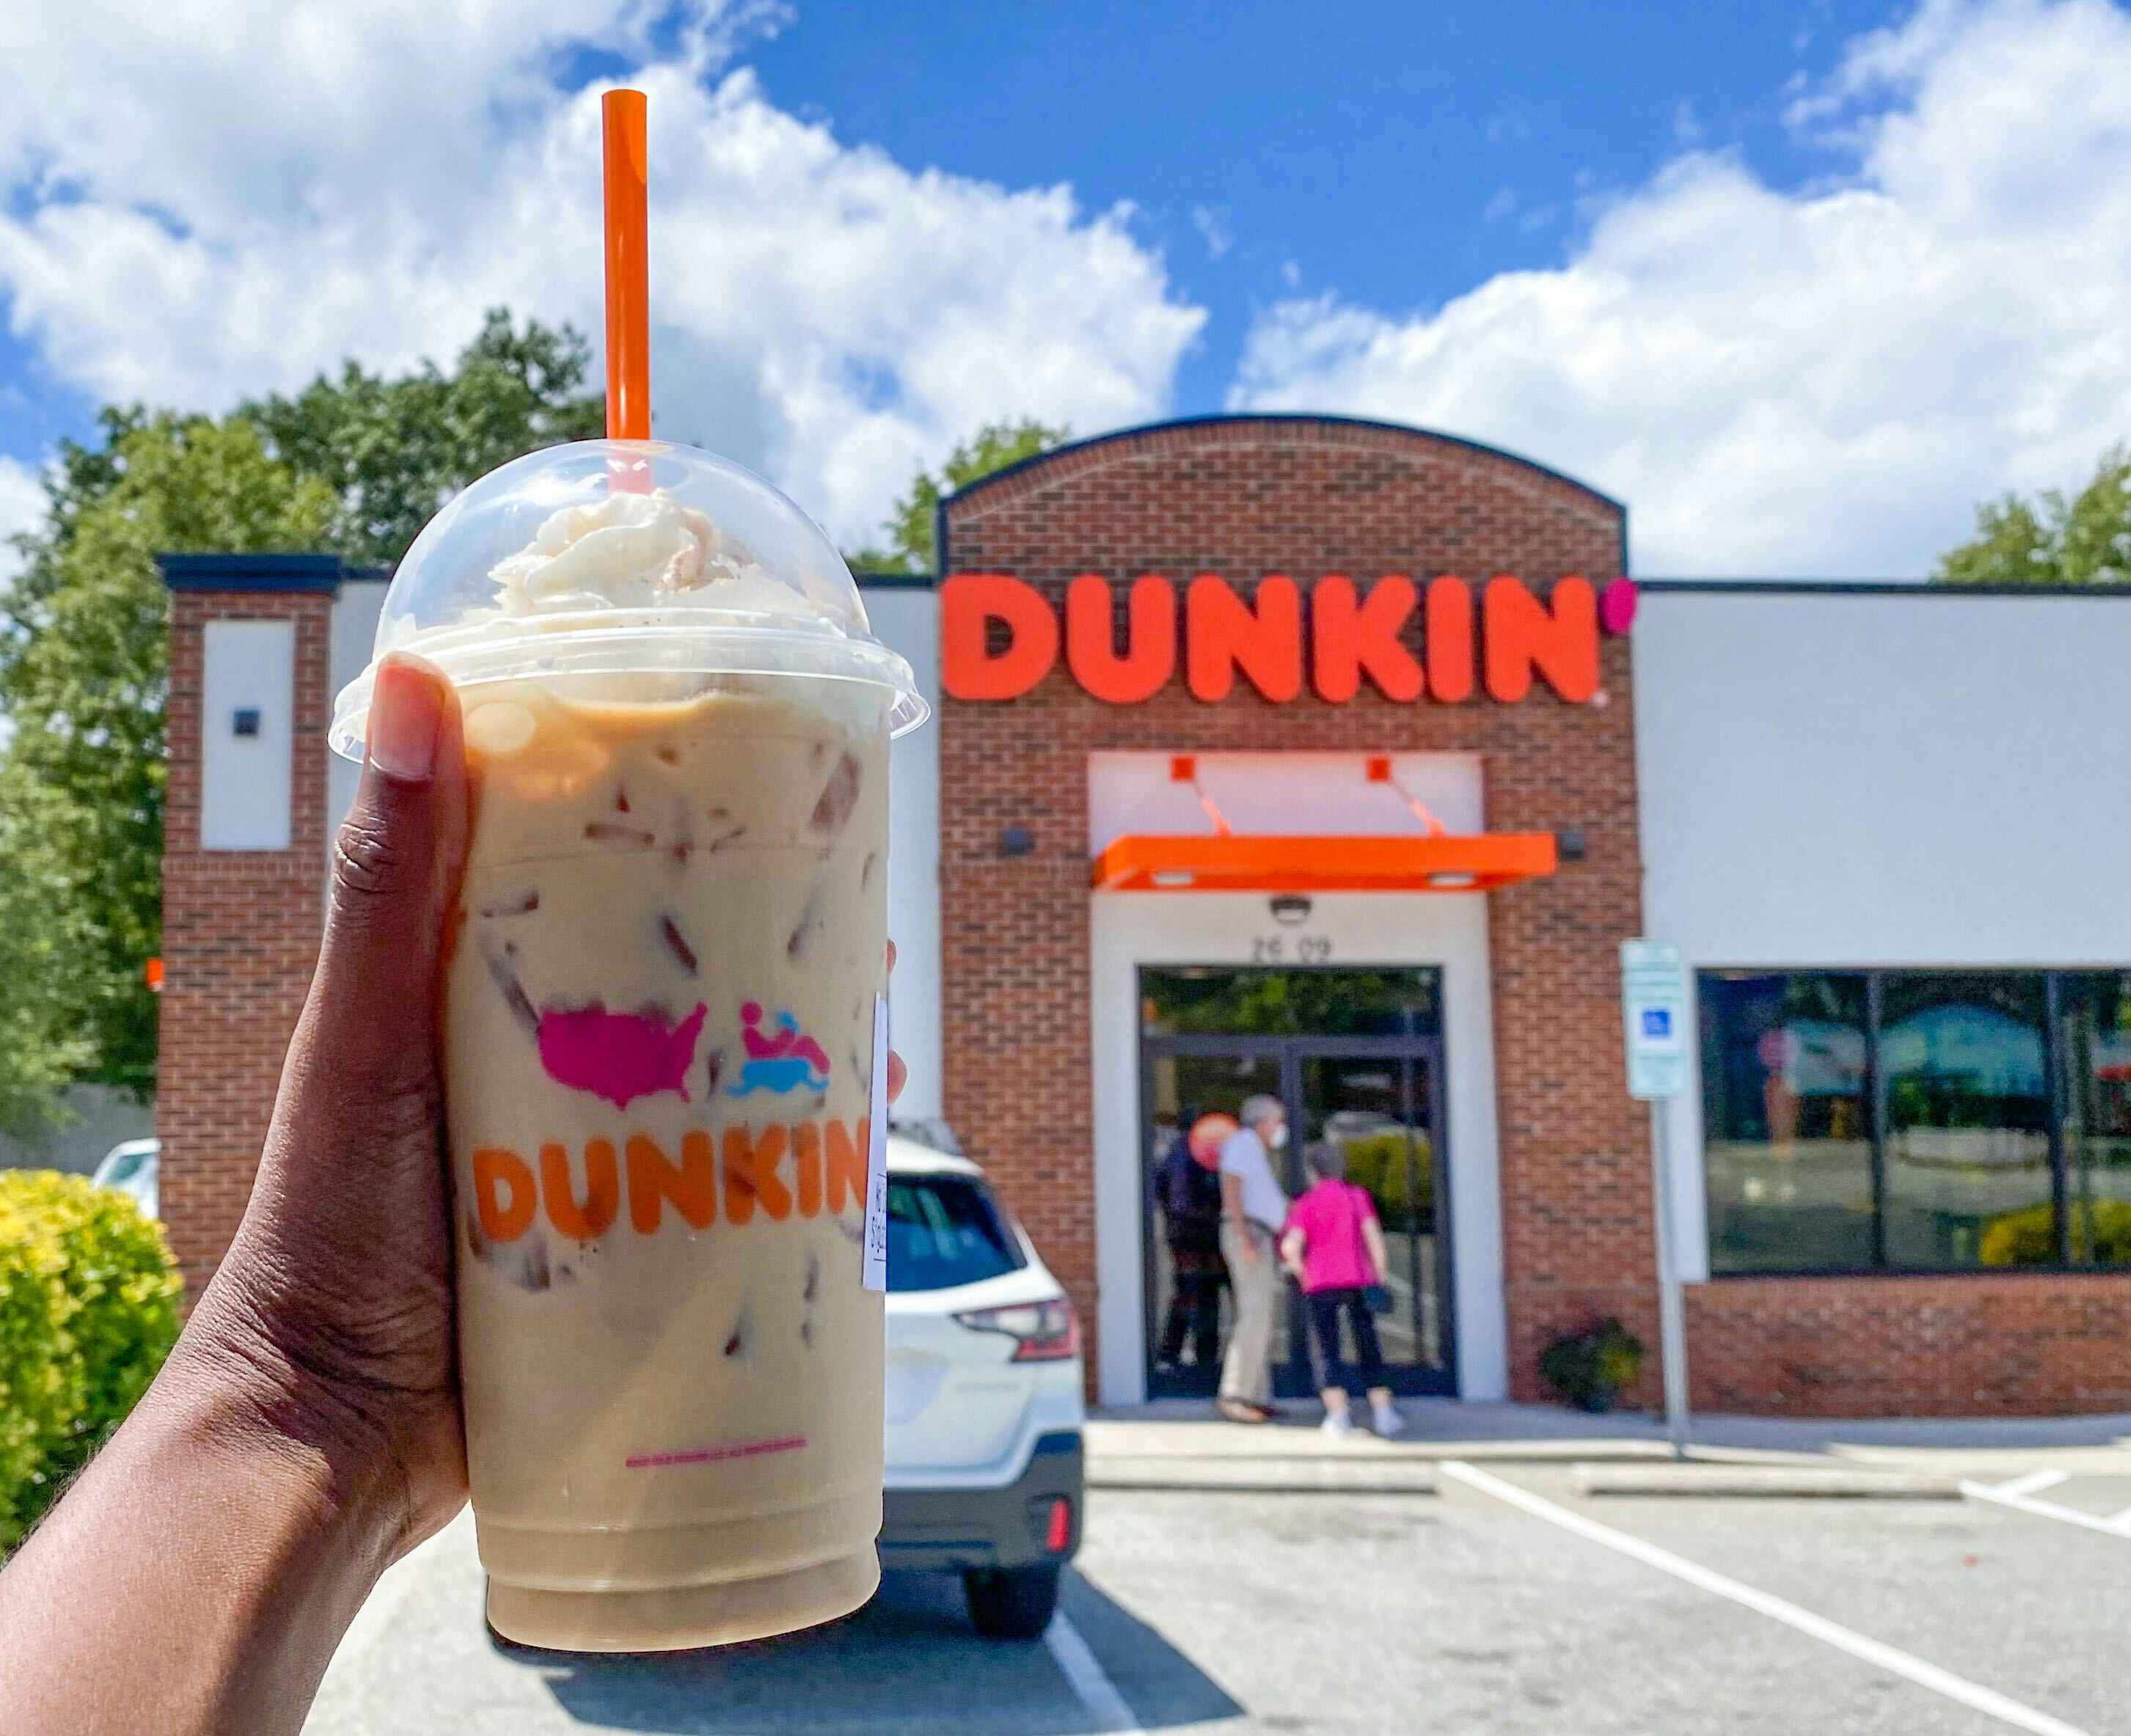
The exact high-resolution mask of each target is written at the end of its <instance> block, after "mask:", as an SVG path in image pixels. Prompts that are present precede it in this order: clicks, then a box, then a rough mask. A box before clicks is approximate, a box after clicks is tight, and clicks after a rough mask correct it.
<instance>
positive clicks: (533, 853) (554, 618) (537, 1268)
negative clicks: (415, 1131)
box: [331, 441, 926, 1651]
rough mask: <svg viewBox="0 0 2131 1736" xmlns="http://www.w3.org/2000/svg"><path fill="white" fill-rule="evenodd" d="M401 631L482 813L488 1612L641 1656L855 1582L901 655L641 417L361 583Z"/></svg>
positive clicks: (463, 1345) (479, 1424) (478, 1472)
mask: <svg viewBox="0 0 2131 1736" xmlns="http://www.w3.org/2000/svg"><path fill="white" fill-rule="evenodd" d="M691 514H698V515H700V516H696V517H692V516H691ZM401 648H405V649H408V650H411V651H414V652H417V653H419V654H421V655H422V656H424V657H426V658H429V659H430V660H432V661H433V662H436V663H438V665H440V666H441V667H443V670H444V671H445V672H446V673H447V674H448V675H449V676H450V677H452V679H453V681H454V682H455V683H456V684H457V686H458V688H459V691H460V696H461V700H462V705H463V706H464V708H465V715H466V735H467V758H468V768H469V772H470V774H471V778H472V799H473V803H474V812H473V820H472V832H471V843H470V851H469V858H468V863H467V875H466V881H465V887H464V892H463V894H462V898H461V901H460V907H459V909H458V911H457V914H456V916H455V918H454V925H453V934H452V935H451V936H450V937H449V942H448V957H449V963H448V966H447V975H446V982H445V1015H444V1027H443V1068H444V1078H445V1095H446V1111H447V1120H448V1135H449V1144H450V1148H451V1169H452V1183H453V1228H454V1236H453V1241H454V1252H455V1265H456V1271H457V1298H458V1323H459V1349H460V1375H461V1381H462V1387H463V1391H464V1397H465V1409H466V1424H467V1460H468V1466H469V1469H470V1471H471V1473H472V1490H473V1505H474V1513H475V1520H476V1528H477V1531H478V1535H479V1542H480V1548H481V1561H482V1563H483V1565H484V1566H486V1569H487V1571H488V1574H489V1619H490V1621H491V1624H492V1625H493V1626H494V1627H495V1628H496V1630H497V1631H498V1632H499V1633H502V1634H503V1635H504V1636H505V1637H506V1638H510V1639H513V1640H516V1641H519V1642H520V1643H525V1644H529V1645H534V1646H543V1647H551V1648H561V1649H569V1650H592V1651H639V1650H651V1649H663V1648H676V1647H686V1646H701V1645H709V1644H716V1643H725V1642H728V1641H733V1640H740V1639H749V1638H759V1637H762V1636H764V1635H768V1634H773V1633H784V1632H788V1631H789V1630H792V1629H793V1628H802V1627H806V1626H808V1625H811V1624H814V1623H816V1622H820V1621H823V1620H826V1619H830V1618H831V1617H834V1616H836V1615H840V1614H845V1613H846V1612H848V1611H849V1610H851V1609H855V1608H857V1607H858V1606H859V1605H860V1604H863V1603H864V1601H865V1600H866V1599H867V1598H868V1597H869V1596H870V1595H872V1593H873V1590H874V1587H875V1585H877V1584H878V1582H879V1566H878V1563H877V1557H876V1554H875V1550H874V1539H875V1538H876V1536H877V1535H878V1533H879V1525H880V1512H881V1447H882V1385H881V1382H882V1355H883V1351H882V1332H883V1308H882V1297H881V1295H880V1294H879V1288H878V1286H879V1283H880V1282H881V1281H882V1276H883V1274H882V1270H881V1269H880V1266H879V1262H878V1259H877V1258H876V1260H874V1264H873V1265H872V1266H871V1267H870V1269H869V1264H868V1260H867V1254H868V1242H869V1236H868V1228H869V1222H868V1212H869V1191H871V1190H872V1188H873V1183H874V1175H873V1174H872V1173H871V1166H877V1162H878V1156H877V1141H878V1139H879V1136H881V1134H882V1133H883V1132H884V1129H883V1128H882V1127H881V1126H879V1121H880V1119H881V1116H882V1114H883V1112H884V1111H883V1107H882V1105H883V1101H884V1098H883V1093H882V1091H881V1089H880V1088H881V1087H882V1086H884V1083H885V1069H886V1067H887V1052H886V1040H885V1030H886V1021H885V1012H884V1007H885V1002H884V995H885V981H884V950H885V942H886V932H885V926H886V913H887V911H886V888H887V849H888V799H887V798H888V791H887V782H888V740H889V738H890V737H891V735H893V734H897V733H899V732H900V731H902V730H903V729H910V728H912V727H914V726H916V725H917V724H918V723H920V722H922V720H923V719H924V716H925V710H926V708H925V705H924V702H923V701H922V699H921V698H920V697H919V696H918V695H917V691H916V688H915V686H914V684H913V682H912V676H911V672H910V669H909V667H908V665H907V664H906V663H905V662H903V659H902V658H899V657H898V656H896V655H895V654H894V653H893V652H891V651H888V649H886V648H884V647H883V646H882V645H880V644H879V643H878V642H877V641H876V640H874V638H873V637H872V635H871V634H870V632H869V629H868V625H867V622H866V618H865V612H864V605H863V604H862V603H861V602H860V598H859V595H858V590H857V587H856V586H855V584H854V583H853V582H852V580H851V577H850V573H849V571H847V570H846V568H845V565H844V562H843V561H842V559H841V558H840V557H839V556H838V555H837V553H836V550H835V548H834V547H833V546H832V545H831V543H829V541H828V539H827V538H826V537H824V536H823V535H822V534H821V532H820V531H819V530H818V529H817V528H816V527H815V526H814V525H813V524H812V523H811V522H810V521H809V520H808V519H807V518H806V516H805V515H804V514H802V512H801V511H800V510H799V509H798V508H797V507H796V506H795V505H793V503H792V502H791V501H789V500H786V499H785V498H784V497H783V495H780V494H778V492H777V491H776V490H774V489H773V488H772V487H770V486H769V484H767V483H766V482H764V481H762V480H761V479H760V478H759V477H757V476H753V475H751V474H750V473H749V472H748V471H744V470H742V469H740V467H739V466H735V465H731V464H729V463H726V462H725V461H722V460H721V459H717V458H715V457H711V455H709V454H708V453H706V452H698V451H696V450H694V449H692V448H689V447H678V446H673V445H668V444H664V443H661V442H649V441H646V442H616V441H592V442H583V443H581V444H578V445H574V446H567V447H557V448H553V449H551V450H549V451H547V452H538V453H534V454H533V455H532V456H530V457H525V458H522V459H520V460H518V461H516V462H515V463H512V464H509V465H505V466H503V467H502V468H501V469H500V470H498V471H495V472H494V473H493V474H491V475H490V476H486V477H484V478H482V479H481V481H478V482H476V483H475V484H474V485H473V486H472V487H471V488H469V489H467V490H466V492H465V493H463V494H462V495H459V496H458V497H457V499H456V500H453V501H452V502H451V503H450V504H449V505H448V506H446V507H445V508H444V509H443V511H441V512H440V513H438V515H437V517H436V518H435V519H433V521H432V522H431V523H430V524H429V527H428V528H426V529H425V530H424V532H423V533H422V534H421V536H420V537H419V538H417V539H416V541H415V543H414V547H413V548H411V549H410V550H409V552H408V554H407V557H406V558H405V560H404V561H403V562H401V563H400V568H399V570H398V571H397V573H396V574H395V577H394V579H393V581H392V586H391V589H390V592H389V594H388V595H387V598H386V601H385V610H384V615H383V618H382V619H381V623H380V625H379V628H378V634H377V646H376V650H377V656H378V657H379V658H382V657H383V656H384V655H385V654H386V653H388V652H390V651H393V650H395V649H401ZM375 671H376V662H374V661H373V662H372V664H371V667H370V669H369V670H367V671H366V672H365V673H364V674H363V675H362V677H359V678H358V679H357V680H356V681H353V682H352V683H351V684H350V685H349V686H348V687H347V689H346V690H345V691H343V692H342V694H341V695H340V696H339V699H338V702H337V703H336V705H335V708H334V715H333V726H332V734H331V739H332V741H333V746H334V748H336V749H337V750H338V751H340V752H342V753H346V754H348V755H349V756H351V757H356V756H359V754H360V753H361V751H362V739H363V733H364V726H365V721H366V713H367V709H368V705H369V698H370V693H371V683H372V681H373V679H374V676H375ZM874 1206H875V1209H876V1210H877V1208H878V1200H877V1198H876V1200H875V1201H874ZM873 1246H874V1251H875V1252H876V1254H877V1251H878V1246H879V1243H878V1237H877V1236H876V1237H875V1238H874V1241H873ZM869 1279H871V1280H872V1282H871V1284H869Z"/></svg>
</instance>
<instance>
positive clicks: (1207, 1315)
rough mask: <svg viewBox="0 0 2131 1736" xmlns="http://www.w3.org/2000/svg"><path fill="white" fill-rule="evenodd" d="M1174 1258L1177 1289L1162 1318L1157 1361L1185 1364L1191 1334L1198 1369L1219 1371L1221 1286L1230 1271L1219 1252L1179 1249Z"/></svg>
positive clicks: (1172, 1290) (1226, 1280)
mask: <svg viewBox="0 0 2131 1736" xmlns="http://www.w3.org/2000/svg"><path fill="white" fill-rule="evenodd" d="M1171 1259H1172V1260H1174V1262H1175V1265H1174V1272H1173V1275H1174V1279H1175V1286H1174V1288H1173V1289H1171V1291H1170V1293H1169V1309H1168V1312H1167V1313H1166V1314H1164V1315H1163V1317H1162V1321H1161V1348H1160V1349H1159V1350H1158V1351H1156V1361H1161V1362H1167V1363H1172V1364H1173V1363H1176V1362H1177V1361H1180V1360H1181V1358H1182V1357H1183V1355H1184V1339H1185V1334H1186V1333H1189V1334H1190V1338H1191V1348H1192V1352H1193V1355H1194V1356H1195V1358H1196V1360H1197V1366H1199V1367H1200V1368H1201V1369H1213V1368H1217V1367H1219V1365H1220V1361H1221V1286H1222V1285H1224V1284H1226V1283H1227V1282H1228V1268H1227V1267H1225V1266H1224V1265H1222V1263H1221V1256H1220V1255H1219V1252H1218V1251H1217V1252H1211V1253H1209V1252H1205V1251H1201V1250H1199V1249H1196V1248H1191V1249H1185V1248H1178V1249H1175V1250H1172V1251H1171Z"/></svg>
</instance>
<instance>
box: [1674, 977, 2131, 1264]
mask: <svg viewBox="0 0 2131 1736" xmlns="http://www.w3.org/2000/svg"><path fill="white" fill-rule="evenodd" d="M1698 994H1699V1000H1700V1004H1701V1018H1702V1110H1703V1132H1704V1138H1705V1143H1706V1154H1705V1163H1704V1172H1705V1174H1706V1176H1707V1184H1708V1198H1709V1251H1710V1270H1712V1272H1713V1273H1716V1274H1718V1275H1731V1274H1741V1273H1750V1272H1840V1271H1860V1270H1900V1271H1931V1272H1945V1271H1975V1270H2008V1269H2012V1268H2016V1267H2023V1266H2024V1267H2037V1266H2048V1267H2054V1266H2063V1265H2073V1266H2095V1265H2103V1266H2124V1267H2131V972H2124V971H2065V972H2043V971H2013V970H2007V971H1929V970H1914V971H1899V970H1894V971H1849V972H1842V971H1832V972H1831V971H1790V972H1782V971H1744V970H1721V971H1704V972H1703V973H1701V977H1700V979H1699V989H1698Z"/></svg>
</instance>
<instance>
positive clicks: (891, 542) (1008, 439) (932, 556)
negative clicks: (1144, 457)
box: [850, 420, 1070, 572]
mask: <svg viewBox="0 0 2131 1736" xmlns="http://www.w3.org/2000/svg"><path fill="white" fill-rule="evenodd" d="M1069 436H1070V430H1068V429H1066V428H1052V427H1051V426H1050V425H1048V424H1047V423H1042V422H1037V421H1032V420H1022V421H1020V422H988V423H985V424H984V427H982V428H979V429H978V430H977V432H976V433H975V435H973V436H972V437H971V438H969V439H967V440H965V441H964V442H962V443H961V444H960V446H958V447H955V450H954V451H953V452H950V453H949V454H948V455H947V461H946V463H945V464H943V465H941V466H940V468H939V470H938V471H936V472H935V471H922V470H921V471H918V472H917V475H916V476H913V477H912V478H911V479H910V489H909V492H908V493H907V494H905V495H903V498H902V499H901V500H898V501H897V502H896V504H895V505H894V507H893V509H892V510H891V511H890V512H889V514H888V519H887V522H886V523H885V524H883V525H882V526H881V528H882V530H883V531H884V533H886V535H887V538H888V547H887V548H884V549H881V548H862V549H860V550H859V551H857V552H855V553H854V554H853V555H852V556H851V557H850V559H851V565H852V566H854V567H859V568H861V569H863V570H864V571H869V572H930V571H932V568H933V566H934V563H935V562H936V561H937V560H938V559H939V550H938V548H936V546H935V544H934V542H933V538H932V528H933V514H935V513H936V511H937V510H938V509H939V505H940V501H941V497H942V496H943V495H951V494H952V493H954V492H955V490H956V489H958V488H967V487H968V486H969V485H970V484H971V483H972V482H975V481H980V480H982V479H983V478H984V477H986V476H989V475H991V473H992V472H993V471H1000V470H1004V469H1005V468H1006V467H1007V466H1008V465H1009V464H1018V463H1020V462H1021V461H1022V459H1024V458H1033V457H1035V456H1036V455H1037V453H1038V452H1049V451H1050V450H1051V447H1054V446H1057V445H1060V444H1061V443H1062V442H1064V441H1065V440H1066V439H1067V438H1069Z"/></svg>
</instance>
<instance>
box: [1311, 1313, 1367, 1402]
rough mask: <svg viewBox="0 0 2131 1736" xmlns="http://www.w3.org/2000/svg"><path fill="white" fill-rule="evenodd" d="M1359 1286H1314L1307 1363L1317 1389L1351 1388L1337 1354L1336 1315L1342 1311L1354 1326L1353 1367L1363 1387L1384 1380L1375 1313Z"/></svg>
mask: <svg viewBox="0 0 2131 1736" xmlns="http://www.w3.org/2000/svg"><path fill="white" fill-rule="evenodd" d="M1364 1295H1365V1293H1364V1292H1363V1291H1361V1290H1359V1289H1345V1290H1313V1291H1312V1292H1310V1297H1309V1302H1310V1367H1311V1369H1312V1370H1315V1373H1316V1375H1317V1389H1318V1391H1319V1392H1323V1391H1324V1390H1325V1389H1328V1388H1329V1387H1334V1386H1336V1387H1338V1389H1339V1390H1340V1391H1342V1392H1348V1393H1350V1392H1352V1391H1353V1389H1354V1387H1355V1383H1354V1382H1353V1381H1352V1380H1348V1378H1347V1375H1348V1368H1349V1365H1348V1364H1347V1363H1345V1362H1343V1361H1341V1360H1340V1356H1339V1317H1340V1315H1342V1314H1344V1315H1345V1316H1346V1317H1347V1318H1348V1320H1349V1321H1350V1322H1353V1328H1354V1361H1353V1364H1352V1365H1351V1366H1352V1369H1353V1372H1354V1373H1356V1374H1358V1375H1360V1376H1361V1377H1362V1378H1361V1382H1360V1384H1361V1385H1362V1387H1363V1388H1364V1389H1367V1388H1369V1387H1372V1386H1382V1384H1384V1353H1383V1352H1382V1351H1381V1350H1380V1349H1378V1348H1377V1317H1376V1316H1375V1315H1373V1314H1372V1313H1370V1312H1369V1305H1368V1303H1367V1301H1365V1300H1364V1299H1363V1298H1364Z"/></svg>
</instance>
